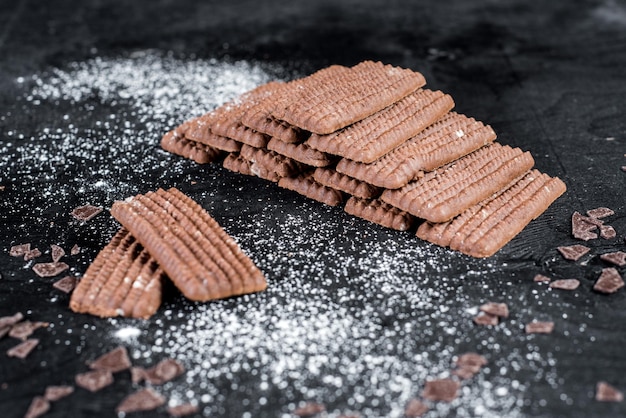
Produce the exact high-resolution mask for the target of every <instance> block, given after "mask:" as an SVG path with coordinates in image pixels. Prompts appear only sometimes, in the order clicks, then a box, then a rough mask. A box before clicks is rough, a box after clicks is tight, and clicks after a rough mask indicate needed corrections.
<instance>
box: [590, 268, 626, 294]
mask: <svg viewBox="0 0 626 418" xmlns="http://www.w3.org/2000/svg"><path fill="white" fill-rule="evenodd" d="M622 287H624V280H623V279H622V276H620V274H619V272H618V271H617V270H616V269H614V268H613V267H609V268H604V269H602V274H600V277H599V278H598V281H596V283H595V284H594V285H593V290H595V291H596V292H600V293H615V292H617V291H618V290H619V289H621V288H622Z"/></svg>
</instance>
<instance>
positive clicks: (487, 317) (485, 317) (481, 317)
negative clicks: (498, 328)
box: [474, 312, 499, 325]
mask: <svg viewBox="0 0 626 418" xmlns="http://www.w3.org/2000/svg"><path fill="white" fill-rule="evenodd" d="M498 322H499V321H498V317H497V316H495V315H491V314H488V313H486V312H481V313H479V314H478V315H476V316H475V317H474V323H475V324H476V325H498Z"/></svg>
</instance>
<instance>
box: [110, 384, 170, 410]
mask: <svg viewBox="0 0 626 418" xmlns="http://www.w3.org/2000/svg"><path fill="white" fill-rule="evenodd" d="M164 404H165V398H164V397H163V396H161V395H160V394H159V393H157V392H155V391H154V390H152V389H150V388H148V389H140V390H138V391H137V392H135V393H131V394H130V395H128V396H127V397H126V398H124V399H123V400H122V402H120V404H119V405H118V406H117V408H115V411H116V412H117V413H121V412H123V413H129V412H138V411H151V410H153V409H156V408H158V407H159V406H161V405H164Z"/></svg>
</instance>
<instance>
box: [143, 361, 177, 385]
mask: <svg viewBox="0 0 626 418" xmlns="http://www.w3.org/2000/svg"><path fill="white" fill-rule="evenodd" d="M184 372H185V367H184V366H183V365H182V364H181V363H180V362H178V361H176V360H174V359H163V360H161V361H160V362H158V363H157V364H156V365H155V366H154V367H151V368H149V369H147V370H145V371H144V374H143V378H144V379H145V380H146V381H147V382H148V383H150V384H152V385H162V384H163V383H165V382H169V381H170V380H174V379H176V378H177V377H178V376H180V375H182V374H183V373H184Z"/></svg>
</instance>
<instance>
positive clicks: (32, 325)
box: [9, 321, 50, 341]
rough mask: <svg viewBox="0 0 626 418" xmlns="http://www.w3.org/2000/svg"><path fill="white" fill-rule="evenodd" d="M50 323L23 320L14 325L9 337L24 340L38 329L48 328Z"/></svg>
mask: <svg viewBox="0 0 626 418" xmlns="http://www.w3.org/2000/svg"><path fill="white" fill-rule="evenodd" d="M48 325H50V324H49V323H48V322H40V321H36V322H32V321H22V322H19V323H17V324H15V325H13V327H12V328H11V331H9V337H13V338H17V339H20V340H22V341H23V340H26V338H28V337H30V336H31V335H32V334H33V332H35V330H36V329H38V328H46V327H47V326H48Z"/></svg>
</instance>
